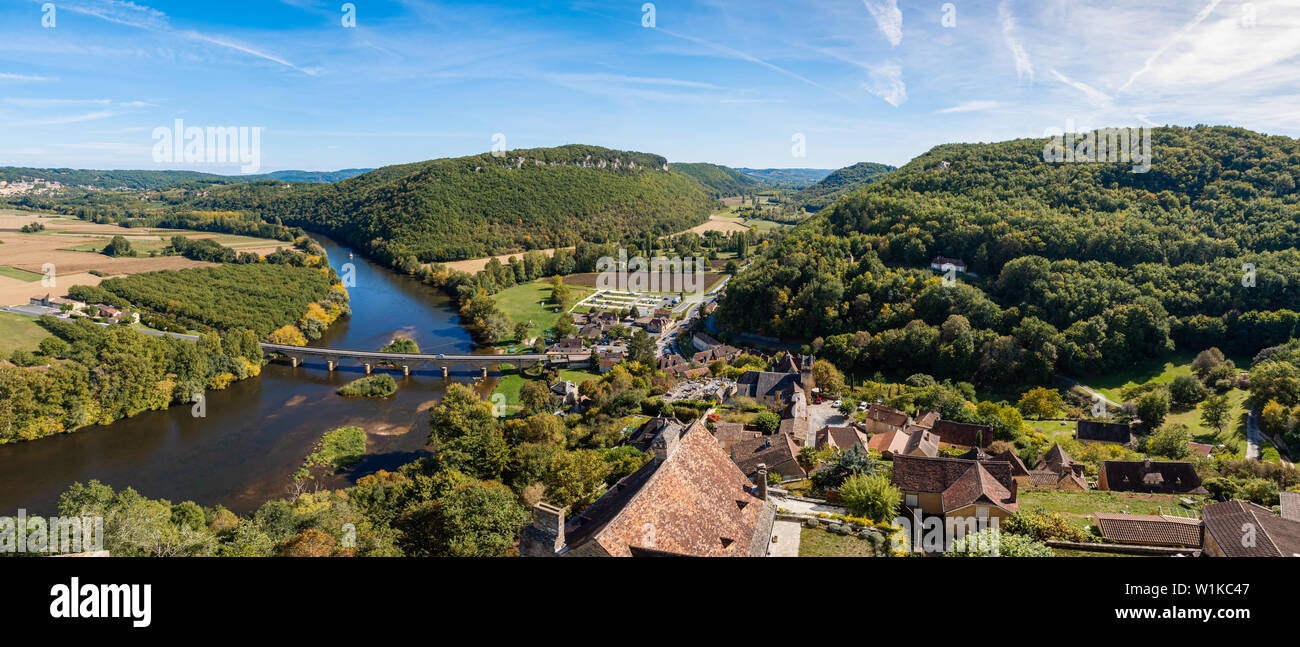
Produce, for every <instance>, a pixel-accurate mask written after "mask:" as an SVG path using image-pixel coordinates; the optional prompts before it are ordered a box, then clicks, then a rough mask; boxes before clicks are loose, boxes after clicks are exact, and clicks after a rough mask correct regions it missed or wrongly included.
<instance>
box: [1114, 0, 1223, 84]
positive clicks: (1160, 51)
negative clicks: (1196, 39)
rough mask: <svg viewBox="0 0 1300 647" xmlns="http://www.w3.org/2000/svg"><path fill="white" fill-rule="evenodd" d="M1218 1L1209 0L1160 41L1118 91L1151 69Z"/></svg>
mask: <svg viewBox="0 0 1300 647" xmlns="http://www.w3.org/2000/svg"><path fill="white" fill-rule="evenodd" d="M1220 2H1222V0H1210V4H1208V5H1205V7H1203V8H1202V9H1201V10H1200V11H1198V12H1196V16H1195V17H1193V18H1192V20H1191V22H1188V23H1187V24H1186V25H1183V28H1182V29H1180V30H1178V33H1176V34H1174V35H1173V36H1172V37H1170V38H1168V39H1166V40H1165V42H1163V43H1161V45H1160V47H1159V48H1157V49H1156V51H1155V52H1152V54H1151V55H1150V56H1148V57H1147V60H1146V62H1144V63H1143V64H1142V67H1141V69H1139V70H1138V71H1136V72H1134V73H1133V75H1132V76H1130V77H1129V78H1128V81H1126V82H1125V83H1124V85H1121V86H1120V88H1119V91H1120V92H1123V91H1125V90H1127V89H1128V88H1129V86H1131V85H1133V82H1134V81H1136V80H1138V77H1140V76H1142V75H1143V74H1146V73H1147V72H1150V71H1151V69H1152V68H1153V67H1155V63H1156V61H1157V60H1158V59H1159V58H1160V57H1161V56H1163V55H1164V53H1165V52H1166V51H1168V49H1169V48H1170V47H1172V46H1173V45H1174V43H1177V42H1178V41H1179V40H1181V39H1182V38H1183V36H1185V35H1187V34H1188V32H1190V31H1192V30H1193V29H1195V28H1196V26H1197V25H1199V24H1201V23H1202V22H1203V21H1204V20H1205V19H1206V18H1207V17H1209V15H1210V13H1211V12H1213V11H1214V9H1215V8H1216V7H1218V6H1219V3H1220Z"/></svg>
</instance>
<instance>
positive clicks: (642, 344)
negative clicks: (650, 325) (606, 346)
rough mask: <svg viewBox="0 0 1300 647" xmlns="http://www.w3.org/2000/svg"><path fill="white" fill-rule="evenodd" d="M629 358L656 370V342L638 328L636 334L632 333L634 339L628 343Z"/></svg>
mask: <svg viewBox="0 0 1300 647" xmlns="http://www.w3.org/2000/svg"><path fill="white" fill-rule="evenodd" d="M627 358H628V359H629V360H630V361H633V362H640V363H642V364H644V365H646V366H649V367H651V368H654V366H655V340H654V339H652V338H651V337H650V335H649V334H648V333H647V332H646V331H645V330H643V329H640V328H638V329H637V331H636V332H634V333H632V339H631V340H630V341H629V342H628V343H627Z"/></svg>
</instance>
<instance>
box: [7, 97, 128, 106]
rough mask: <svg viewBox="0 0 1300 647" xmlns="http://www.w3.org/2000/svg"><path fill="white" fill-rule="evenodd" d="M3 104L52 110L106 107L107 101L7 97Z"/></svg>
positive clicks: (109, 101) (108, 101)
mask: <svg viewBox="0 0 1300 647" xmlns="http://www.w3.org/2000/svg"><path fill="white" fill-rule="evenodd" d="M5 103H8V104H10V105H15V106H21V107H24V108H54V107H58V106H84V105H92V104H93V105H108V104H110V103H112V101H111V100H109V99H33V98H28V97H9V98H7V99H5Z"/></svg>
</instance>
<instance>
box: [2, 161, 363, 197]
mask: <svg viewBox="0 0 1300 647" xmlns="http://www.w3.org/2000/svg"><path fill="white" fill-rule="evenodd" d="M370 170H371V169H342V170H339V171H273V172H271V173H262V174H258V175H218V174H215V173H201V172H199V171H153V170H143V169H141V170H94V169H72V168H27V167H20V166H4V167H0V180H3V181H5V182H10V183H16V182H28V183H57V184H59V185H61V186H68V187H80V188H88V189H107V190H114V189H125V190H133V191H140V190H149V189H157V188H160V187H164V186H171V185H173V184H180V183H183V182H217V183H228V182H257V181H260V180H280V181H283V182H337V181H339V180H346V179H348V178H352V177H356V176H358V175H361V174H362V173H366V172H368V171H370Z"/></svg>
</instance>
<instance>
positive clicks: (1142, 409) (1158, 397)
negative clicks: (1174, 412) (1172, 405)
mask: <svg viewBox="0 0 1300 647" xmlns="http://www.w3.org/2000/svg"><path fill="white" fill-rule="evenodd" d="M1137 415H1138V418H1140V419H1141V420H1142V423H1143V424H1144V425H1146V428H1147V429H1158V428H1159V427H1160V425H1162V424H1164V422H1165V416H1167V415H1169V394H1168V393H1166V392H1165V391H1163V390H1155V391H1151V392H1149V393H1146V394H1144V395H1143V396H1142V397H1140V398H1138V401H1137Z"/></svg>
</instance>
